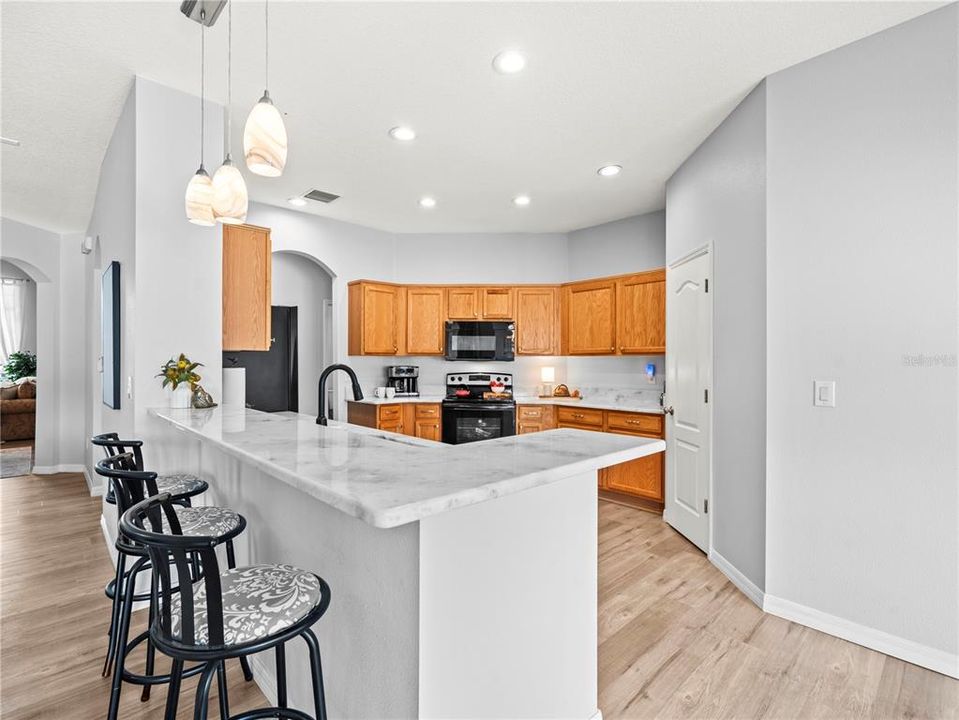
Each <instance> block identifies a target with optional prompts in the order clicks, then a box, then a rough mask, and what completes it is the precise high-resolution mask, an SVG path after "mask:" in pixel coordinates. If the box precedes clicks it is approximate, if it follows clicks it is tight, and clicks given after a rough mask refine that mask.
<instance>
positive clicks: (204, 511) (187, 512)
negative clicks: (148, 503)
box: [162, 507, 240, 537]
mask: <svg viewBox="0 0 959 720" xmlns="http://www.w3.org/2000/svg"><path fill="white" fill-rule="evenodd" d="M174 510H175V512H176V517H177V520H179V521H180V529H181V530H182V531H183V534H184V535H203V536H206V537H221V536H223V535H226V534H227V533H228V532H232V531H233V530H236V528H237V526H239V524H240V516H239V515H238V514H237V513H235V512H233V511H232V510H230V509H229V508H221V507H177V508H174ZM162 517H163V532H167V533H168V532H170V526H169V524H168V523H167V519H166V515H165V514H164V515H163V516H162Z"/></svg>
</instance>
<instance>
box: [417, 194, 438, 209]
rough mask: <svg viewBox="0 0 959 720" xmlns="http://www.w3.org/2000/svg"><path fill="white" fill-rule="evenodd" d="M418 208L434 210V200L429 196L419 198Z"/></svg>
mask: <svg viewBox="0 0 959 720" xmlns="http://www.w3.org/2000/svg"><path fill="white" fill-rule="evenodd" d="M420 207H423V208H435V207H436V198H432V197H430V196H429V195H427V196H425V197H421V198H420Z"/></svg>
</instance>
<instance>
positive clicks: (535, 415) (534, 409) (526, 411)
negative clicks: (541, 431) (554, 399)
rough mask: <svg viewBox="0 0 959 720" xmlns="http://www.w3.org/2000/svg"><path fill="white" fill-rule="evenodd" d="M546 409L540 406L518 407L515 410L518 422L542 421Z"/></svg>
mask: <svg viewBox="0 0 959 720" xmlns="http://www.w3.org/2000/svg"><path fill="white" fill-rule="evenodd" d="M545 411H546V408H544V407H543V406H542V405H520V406H519V407H518V408H517V415H518V416H519V419H520V420H542V419H543V417H544V416H545V414H546V412H545Z"/></svg>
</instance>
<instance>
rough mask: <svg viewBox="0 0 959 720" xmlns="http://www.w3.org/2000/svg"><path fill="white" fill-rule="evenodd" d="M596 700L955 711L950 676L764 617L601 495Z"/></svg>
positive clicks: (705, 713) (626, 712) (660, 713)
mask: <svg viewBox="0 0 959 720" xmlns="http://www.w3.org/2000/svg"><path fill="white" fill-rule="evenodd" d="M599 706H600V708H601V709H602V711H603V717H604V719H605V720H613V719H614V718H671V719H673V718H709V719H710V720H713V719H718V718H737V719H738V718H775V719H777V720H794V719H799V718H803V719H806V718H810V719H812V718H822V719H824V720H825V719H829V720H833V719H839V718H850V719H851V718H871V719H872V718H874V719H875V720H888V719H892V718H935V719H937V720H938V719H940V718H941V719H943V720H945V719H947V718H951V719H955V718H959V681H957V680H954V679H952V678H948V677H946V676H945V675H940V674H938V673H935V672H932V671H931V670H926V669H924V668H920V667H917V666H916V665H911V664H909V663H906V662H903V661H901V660H897V659H895V658H892V657H889V656H887V655H883V654H882V653H878V652H874V651H872V650H868V649H866V648H864V647H861V646H859V645H854V644H853V643H849V642H846V641H845V640H840V639H839V638H835V637H832V636H831V635H826V634H824V633H821V632H818V631H816V630H812V629H810V628H807V627H804V626H802V625H797V624H796V623H792V622H789V621H788V620H783V619H782V618H778V617H776V616H774V615H768V614H766V613H763V612H762V611H761V610H760V609H759V608H757V607H756V606H755V605H753V603H752V602H750V601H749V600H748V599H747V598H746V597H745V596H744V595H743V594H742V593H740V592H739V591H738V590H737V589H736V588H735V587H734V586H733V585H732V583H730V582H729V580H727V579H726V577H725V576H724V575H723V574H722V573H720V572H719V570H717V569H716V568H715V567H713V566H712V564H710V563H709V561H708V560H707V559H706V557H705V556H704V555H703V554H702V553H701V552H700V551H699V550H697V549H696V548H695V547H694V546H693V545H691V544H690V543H689V542H687V541H686V540H685V539H684V538H683V537H682V536H681V535H679V534H678V533H676V532H675V531H673V530H672V529H671V528H670V527H669V526H668V525H666V523H664V522H663V520H662V518H661V517H660V516H658V515H654V514H652V513H646V512H643V511H641V510H635V509H633V508H629V507H624V506H621V505H614V504H612V503H607V502H601V503H600V512H599Z"/></svg>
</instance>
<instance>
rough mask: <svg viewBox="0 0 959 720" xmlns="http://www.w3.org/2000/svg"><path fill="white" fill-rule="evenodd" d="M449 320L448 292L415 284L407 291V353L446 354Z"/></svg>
mask: <svg viewBox="0 0 959 720" xmlns="http://www.w3.org/2000/svg"><path fill="white" fill-rule="evenodd" d="M445 323H446V291H445V290H444V289H443V288H437V287H419V286H417V285H411V286H410V287H409V288H407V291H406V354H407V355H442V354H443V352H444V347H443V346H444V344H445V342H446V338H445V335H444V333H445Z"/></svg>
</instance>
